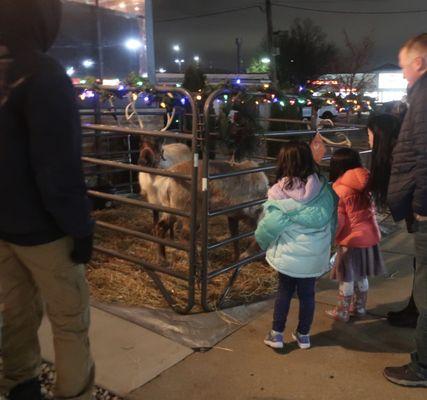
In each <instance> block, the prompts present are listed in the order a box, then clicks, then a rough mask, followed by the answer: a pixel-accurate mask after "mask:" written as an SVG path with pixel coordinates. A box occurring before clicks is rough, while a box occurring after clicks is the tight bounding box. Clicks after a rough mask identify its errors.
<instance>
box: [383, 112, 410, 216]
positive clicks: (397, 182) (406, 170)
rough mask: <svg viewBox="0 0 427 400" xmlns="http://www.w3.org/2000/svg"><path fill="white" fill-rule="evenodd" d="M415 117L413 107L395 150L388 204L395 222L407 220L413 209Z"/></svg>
mask: <svg viewBox="0 0 427 400" xmlns="http://www.w3.org/2000/svg"><path fill="white" fill-rule="evenodd" d="M413 115H414V113H413V107H411V108H410V109H409V110H408V112H407V114H406V116H405V120H404V122H403V125H402V129H401V133H400V134H399V138H398V140H397V143H396V146H395V147H394V149H393V155H392V157H393V163H392V166H391V174H390V181H389V185H388V191H387V204H388V206H389V208H390V211H391V214H392V216H393V219H394V220H395V221H400V220H402V219H405V218H406V217H407V216H408V214H409V213H410V212H411V209H412V200H413V195H414V191H415V179H414V170H415V166H416V153H415V148H414V147H415V146H414V137H413V135H412V130H411V129H410V127H409V125H410V124H412V121H413Z"/></svg>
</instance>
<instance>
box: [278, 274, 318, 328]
mask: <svg viewBox="0 0 427 400" xmlns="http://www.w3.org/2000/svg"><path fill="white" fill-rule="evenodd" d="M315 285H316V278H292V277H290V276H288V275H285V274H281V273H280V272H279V288H278V291H277V297H276V303H275V304H274V314H273V330H274V331H276V332H283V331H284V330H285V325H286V319H287V318H288V313H289V308H290V306H291V300H292V296H293V295H294V292H295V289H296V291H297V294H298V299H299V324H298V328H297V331H298V332H299V333H300V334H301V335H307V334H308V333H310V328H311V324H312V323H313V318H314V306H315V303H314V293H315Z"/></svg>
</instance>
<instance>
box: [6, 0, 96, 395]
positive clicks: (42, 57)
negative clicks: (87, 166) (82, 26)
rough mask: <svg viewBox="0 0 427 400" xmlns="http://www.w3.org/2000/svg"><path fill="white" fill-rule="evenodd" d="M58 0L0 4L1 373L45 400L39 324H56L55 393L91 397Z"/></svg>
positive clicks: (77, 148) (84, 244)
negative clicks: (53, 53) (57, 52)
mask: <svg viewBox="0 0 427 400" xmlns="http://www.w3.org/2000/svg"><path fill="white" fill-rule="evenodd" d="M60 17H61V2H60V0H2V1H1V2H0V181H1V182H2V196H0V285H1V290H0V292H1V293H0V303H3V309H2V319H3V326H2V334H1V339H2V343H1V348H2V357H3V375H4V377H3V378H2V379H0V393H9V397H8V398H9V399H11V400H20V399H22V400H23V399H25V400H29V399H31V400H37V399H41V393H40V386H39V383H38V380H37V375H38V372H39V367H40V362H41V358H40V349H39V343H38V337H37V330H38V327H39V326H40V322H41V317H42V314H43V309H42V302H43V303H45V304H46V311H47V315H48V317H49V319H50V322H51V325H52V331H53V336H54V347H55V364H56V370H57V381H56V396H57V397H58V398H67V399H79V400H86V399H90V398H91V391H92V386H93V379H94V364H93V361H92V358H91V354H90V349H89V341H88V327H89V295H88V287H87V283H86V280H85V267H84V263H86V262H88V261H89V259H90V256H91V251H92V230H93V222H92V221H91V219H90V215H89V203H88V199H87V197H86V187H85V182H84V178H83V173H82V165H81V131H80V121H79V115H78V112H77V107H76V103H75V98H74V90H73V86H72V83H71V82H70V80H69V78H68V76H67V75H66V73H65V71H64V69H63V68H62V67H61V66H60V65H59V64H58V63H57V62H56V61H55V60H54V59H52V58H51V57H49V56H47V55H46V54H45V52H46V51H47V50H48V49H49V47H50V46H51V45H52V43H53V41H54V40H55V38H56V36H57V33H58V29H59V25H60Z"/></svg>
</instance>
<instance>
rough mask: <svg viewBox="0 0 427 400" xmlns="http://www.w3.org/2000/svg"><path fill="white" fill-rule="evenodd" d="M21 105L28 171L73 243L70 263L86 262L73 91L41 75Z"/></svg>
mask: <svg viewBox="0 0 427 400" xmlns="http://www.w3.org/2000/svg"><path fill="white" fill-rule="evenodd" d="M28 92H29V95H28V99H27V100H28V104H26V105H25V112H26V123H27V129H28V133H29V148H30V154H29V155H30V160H31V166H32V169H33V172H34V175H35V179H36V183H37V186H38V189H39V192H40V195H41V197H42V200H43V204H44V206H45V208H46V211H47V212H48V213H49V214H50V215H51V216H52V218H53V219H54V220H55V222H56V224H57V225H58V226H59V228H60V229H61V230H62V231H63V232H64V233H65V234H67V235H70V236H72V237H73V238H75V248H74V252H73V258H74V259H75V261H76V262H86V261H88V259H89V258H90V251H91V249H92V232H93V222H92V220H91V218H90V214H89V212H90V206H89V200H88V198H87V196H86V185H85V182H84V177H83V171H82V163H81V146H82V143H81V142H82V136H81V130H80V118H79V115H78V111H77V106H76V101H75V97H74V96H75V94H74V88H73V86H72V83H71V82H70V80H69V78H68V77H67V76H66V74H65V73H63V74H62V73H61V71H57V72H55V73H54V74H53V75H48V74H47V73H46V72H40V73H39V74H37V75H36V76H34V77H32V78H31V80H30V81H29V91H28Z"/></svg>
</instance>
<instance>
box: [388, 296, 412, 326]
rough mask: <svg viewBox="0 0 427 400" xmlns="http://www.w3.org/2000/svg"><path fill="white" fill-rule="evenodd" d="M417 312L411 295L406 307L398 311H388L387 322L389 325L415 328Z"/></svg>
mask: <svg viewBox="0 0 427 400" xmlns="http://www.w3.org/2000/svg"><path fill="white" fill-rule="evenodd" d="M418 316H419V312H418V309H417V306H416V305H415V301H414V295H413V294H411V297H410V299H409V303H408V305H407V306H406V307H405V308H404V309H403V310H400V311H390V312H389V313H388V314H387V320H388V323H389V324H390V325H393V326H400V327H406V328H416V327H417V321H418Z"/></svg>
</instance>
